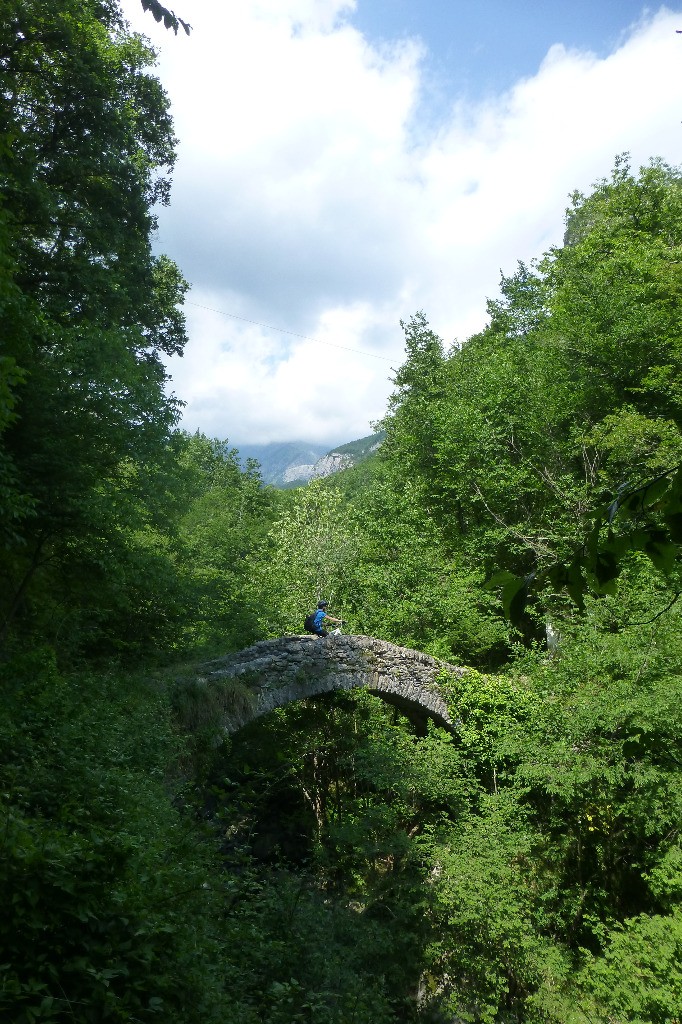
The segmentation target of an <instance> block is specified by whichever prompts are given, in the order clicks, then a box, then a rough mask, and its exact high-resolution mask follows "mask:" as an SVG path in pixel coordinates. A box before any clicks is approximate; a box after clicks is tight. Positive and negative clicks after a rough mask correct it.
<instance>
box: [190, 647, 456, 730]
mask: <svg viewBox="0 0 682 1024" xmlns="http://www.w3.org/2000/svg"><path fill="white" fill-rule="evenodd" d="M466 672H467V669H466V668H461V667H457V666H455V665H449V664H447V663H446V662H443V661H438V660H437V659H436V658H432V657H430V656H429V655H428V654H423V653H422V652H421V651H413V650H410V649H408V648H405V647H397V646H396V645H395V644H390V643H387V642H386V641H384V640H377V639H375V638H373V637H368V636H346V635H339V636H328V637H324V638H321V637H316V636H307V635H306V636H284V637H279V638H277V639H275V640H260V641H259V642H258V643H255V644H253V646H252V647H248V648H247V649H246V650H244V651H240V652H239V653H237V654H229V655H225V656H224V657H221V658H218V659H216V660H214V661H211V662H209V663H208V664H207V665H205V666H203V672H202V677H201V682H203V683H206V684H207V685H210V684H213V685H216V684H217V685H220V682H221V681H225V682H227V681H228V680H235V681H238V682H239V683H240V684H242V685H241V687H240V691H239V694H240V695H239V694H235V695H234V696H235V698H236V699H233V700H227V701H225V704H224V708H225V710H224V715H223V718H222V726H223V729H224V731H225V732H226V733H228V734H232V733H235V732H238V731H239V729H242V728H243V727H244V726H246V725H248V724H249V723H250V722H252V721H254V720H255V719H256V718H259V717H260V716H261V715H265V714H267V713H268V712H270V711H273V710H274V709H275V708H281V707H284V706H285V705H287V704H291V703H293V702H294V701H300V700H305V699H308V698H312V697H319V696H321V695H322V694H327V693H332V692H334V691H336V690H352V689H355V688H357V687H364V688H366V689H367V690H368V691H369V692H370V693H372V694H375V695H376V696H378V697H380V698H381V699H382V700H384V701H386V703H388V704H392V705H394V706H395V707H396V708H398V710H399V711H400V712H401V713H402V714H403V715H405V717H406V718H407V719H408V720H409V721H411V722H412V724H413V725H414V726H415V727H416V728H417V729H418V730H419V731H420V732H421V731H425V727H426V722H427V720H428V719H432V720H433V721H435V722H436V724H438V725H440V726H443V727H446V728H450V729H452V728H454V727H455V724H456V723H454V722H453V720H452V718H451V715H450V712H449V710H448V705H447V702H446V700H445V697H444V694H443V686H442V684H443V680H444V678H445V677H444V673H447V675H448V676H450V677H452V676H453V675H454V676H462V675H464V674H465V673H466Z"/></svg>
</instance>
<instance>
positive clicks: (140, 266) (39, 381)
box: [0, 0, 187, 633]
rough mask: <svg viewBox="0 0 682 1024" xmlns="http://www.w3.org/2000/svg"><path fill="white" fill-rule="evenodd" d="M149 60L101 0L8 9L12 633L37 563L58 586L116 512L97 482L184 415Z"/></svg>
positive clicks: (163, 159) (7, 590) (160, 103)
mask: <svg viewBox="0 0 682 1024" xmlns="http://www.w3.org/2000/svg"><path fill="white" fill-rule="evenodd" d="M153 60H154V55H153V53H152V52H151V51H150V50H149V49H147V48H146V47H145V46H144V45H143V43H142V41H141V40H140V39H139V38H136V37H134V36H129V35H127V34H126V33H125V32H123V30H122V29H121V27H120V17H119V14H118V10H117V8H116V7H115V6H113V5H112V4H108V3H107V4H100V3H96V2H95V0H87V2H86V3H84V4H83V3H80V2H79V3H75V2H73V0H67V2H66V3H64V4H60V5H59V7H58V8H56V7H55V6H54V5H53V4H49V3H47V2H46V0H34V2H31V3H24V2H19V0H10V2H9V3H8V4H7V16H6V17H3V19H2V25H1V26H0V93H1V95H2V100H3V123H2V126H1V130H2V138H1V144H0V179H1V180H2V185H3V197H4V203H5V214H4V219H3V224H4V231H3V232H2V236H1V237H0V242H2V244H3V256H2V260H3V262H2V266H3V269H4V268H6V270H4V273H5V277H4V280H5V281H6V282H8V283H7V284H6V285H5V287H6V289H9V290H10V292H11V302H10V313H11V316H10V317H9V318H8V320H7V332H6V336H5V345H6V352H7V353H8V357H10V358H11V359H13V360H14V363H13V364H12V365H13V366H14V367H15V369H14V370H13V371H12V373H13V378H12V382H11V386H12V402H13V408H12V410H11V416H12V419H11V422H9V423H6V425H5V430H4V436H3V442H4V456H3V458H4V460H5V461H4V464H5V465H6V466H11V467H12V470H11V472H12V473H13V474H14V475H13V480H14V481H15V482H14V483H13V488H14V490H15V491H16V495H15V497H14V498H13V499H12V500H13V505H14V507H15V508H17V507H18V508H23V509H24V511H25V512H26V510H28V509H30V515H28V514H24V515H23V518H20V521H19V526H18V527H17V528H16V530H15V533H16V537H15V538H14V541H13V542H12V543H11V544H10V547H9V549H8V550H7V551H5V553H4V554H3V555H2V556H1V559H0V573H1V574H2V577H3V578H4V586H3V598H2V602H1V604H2V609H1V610H2V620H3V622H4V625H3V626H2V629H3V631H4V632H5V633H6V632H7V630H8V629H9V627H10V625H11V623H12V620H13V619H14V617H15V616H16V614H17V612H18V611H19V610H20V609H21V610H22V611H23V613H25V614H27V615H28V616H29V621H30V614H31V608H36V607H37V606H36V604H35V603H34V604H33V605H32V604H31V602H30V591H31V590H32V589H34V588H35V585H36V580H37V579H38V577H42V578H43V580H45V581H47V580H48V577H49V583H48V584H47V585H48V586H49V587H50V588H52V589H53V591H54V590H57V591H61V594H62V599H63V598H64V597H65V595H66V594H67V592H68V589H69V586H70V584H69V579H73V578H74V573H76V574H82V573H83V572H87V570H86V564H87V563H88V561H89V560H90V555H88V554H87V553H86V552H85V550H84V548H85V547H87V546H88V544H89V543H90V541H91V540H92V538H93V537H103V536H106V535H107V534H112V532H113V533H115V532H116V530H117V529H118V528H119V525H120V524H117V523H116V522H115V520H114V519H113V518H112V516H111V514H110V510H109V509H107V508H106V507H105V504H104V503H103V502H102V500H101V490H102V488H105V489H106V488H110V487H112V486H122V487H125V486H127V485H128V481H129V480H130V479H131V477H130V474H129V470H128V467H129V465H130V461H131V460H132V461H133V462H145V461H150V460H151V461H153V460H154V458H155V457H156V455H157V454H158V453H159V452H160V451H162V449H163V443H164V439H165V438H166V437H167V436H168V431H169V429H170V428H171V427H172V425H173V424H174V422H175V420H176V417H177V412H178V403H177V401H176V400H175V399H173V398H167V397H166V396H165V394H164V385H165V383H166V373H165V369H164V365H163V363H162V360H161V353H163V352H165V353H172V352H179V351H181V350H182V346H183V345H184V341H185V331H184V320H183V317H182V315H181V314H180V313H179V312H178V311H177V304H178V303H179V302H180V301H181V299H182V296H183V294H184V291H185V290H186V287H187V286H186V284H185V282H184V281H183V279H182V276H181V275H180V273H179V272H178V270H177V268H176V267H175V266H174V265H173V264H172V263H171V261H170V260H168V259H167V258H166V257H155V256H154V255H153V254H152V250H151V242H150V236H151V232H152V231H153V230H154V228H155V225H156V215H155V213H154V209H153V208H154V206H155V204H158V203H167V202H168V196H169V178H168V172H169V171H170V169H171V168H172V165H173V161H174V144H175V138H174V136H173V131H172V124H171V120H170V116H169V113H168V101H167V98H166V96H165V95H164V93H163V90H162V89H161V86H160V84H159V82H158V81H157V80H156V79H155V78H153V77H152V76H151V75H150V74H149V73H148V70H147V69H148V68H149V67H150V65H151V64H152V63H153ZM6 365H9V364H6ZM79 550H80V551H81V552H82V556H83V557H81V556H80V555H79V553H78V552H79ZM79 562H80V568H79ZM41 603H42V602H41Z"/></svg>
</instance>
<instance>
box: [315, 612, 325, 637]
mask: <svg viewBox="0 0 682 1024" xmlns="http://www.w3.org/2000/svg"><path fill="white" fill-rule="evenodd" d="M326 617H327V613H326V611H325V610H324V608H318V609H317V611H316V612H315V618H314V619H313V626H314V627H315V632H316V633H317V632H319V630H321V629H322V620H323V619H326Z"/></svg>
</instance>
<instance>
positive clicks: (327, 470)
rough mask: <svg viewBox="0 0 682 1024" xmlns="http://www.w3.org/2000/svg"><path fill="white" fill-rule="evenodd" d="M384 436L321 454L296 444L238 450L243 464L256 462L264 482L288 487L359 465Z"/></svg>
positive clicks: (374, 436)
mask: <svg viewBox="0 0 682 1024" xmlns="http://www.w3.org/2000/svg"><path fill="white" fill-rule="evenodd" d="M382 439H383V434H371V435H370V436H369V437H362V438H360V439H359V440H358V441H350V442H349V443H348V444H342V445H339V446H338V448H332V450H331V451H327V452H326V453H323V451H322V450H321V449H320V448H318V449H317V451H315V449H314V448H313V447H312V446H309V445H305V444H302V443H298V442H284V443H281V444H270V445H245V446H243V447H240V449H239V455H240V458H241V459H242V461H245V460H246V458H254V459H256V460H257V461H258V462H259V463H260V466H261V472H262V476H263V481H264V483H266V484H274V486H275V487H291V486H295V485H297V484H305V483H307V482H308V481H309V480H315V479H317V478H319V477H324V476H331V475H332V474H333V473H338V472H339V471H340V470H342V469H348V468H349V467H350V466H354V465H356V463H358V462H362V461H363V460H364V459H366V458H368V457H369V456H370V455H372V454H373V453H374V452H375V451H376V450H377V448H379V446H380V445H381V441H382Z"/></svg>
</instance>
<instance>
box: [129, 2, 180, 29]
mask: <svg viewBox="0 0 682 1024" xmlns="http://www.w3.org/2000/svg"><path fill="white" fill-rule="evenodd" d="M140 3H141V4H142V10H143V11H151V12H152V15H153V16H154V20H155V21H163V23H164V25H165V27H166V28H172V29H173V31H174V32H175V34H176V35H177V34H178V29H179V28H180V26H181V25H182V27H183V28H184V30H185V33H186V34H187V35H189V34H190V32H191V31H192V26H191V25H189V24H188V23H187V22H186V21H183V20H182V18H178V16H177V14H176V13H175V12H174V11H169V10H168V8H167V7H163V6H162V5H161V4H160V3H159V0H140Z"/></svg>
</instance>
